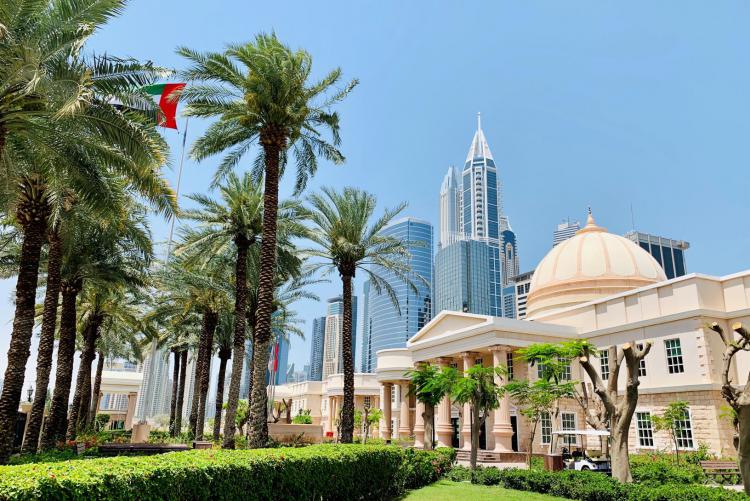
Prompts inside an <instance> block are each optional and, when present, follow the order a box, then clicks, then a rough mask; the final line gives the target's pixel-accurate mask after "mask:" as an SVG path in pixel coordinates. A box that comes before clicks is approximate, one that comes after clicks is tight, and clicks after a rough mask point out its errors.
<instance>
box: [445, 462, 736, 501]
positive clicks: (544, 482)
mask: <svg viewBox="0 0 750 501" xmlns="http://www.w3.org/2000/svg"><path fill="white" fill-rule="evenodd" d="M448 478H450V479H451V480H457V481H460V480H469V479H471V471H470V470H468V469H466V468H461V467H459V468H455V469H454V470H453V471H452V472H451V473H450V474H449V475H448ZM474 482H475V483H478V484H482V485H500V486H502V487H505V488H507V489H516V490H519V491H531V492H537V493H540V494H550V495H552V496H559V497H563V498H568V499H574V500H579V501H738V500H744V501H747V499H748V498H747V497H746V496H745V494H744V493H740V492H735V491H729V490H726V489H723V488H720V487H708V486H704V485H678V484H667V485H661V486H653V485H643V484H637V483H633V484H622V483H620V482H618V481H617V480H614V479H612V478H611V477H608V476H606V475H602V474H601V473H594V472H586V471H569V470H566V471H560V472H554V473H553V472H548V471H539V470H519V469H515V468H511V469H507V470H499V469H497V468H492V467H490V468H481V467H480V468H479V469H478V470H477V471H476V473H475V475H474Z"/></svg>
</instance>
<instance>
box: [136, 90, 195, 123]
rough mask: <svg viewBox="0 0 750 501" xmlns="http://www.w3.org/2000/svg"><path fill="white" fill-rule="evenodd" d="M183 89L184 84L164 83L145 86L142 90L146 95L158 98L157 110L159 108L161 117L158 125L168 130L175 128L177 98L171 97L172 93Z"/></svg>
mask: <svg viewBox="0 0 750 501" xmlns="http://www.w3.org/2000/svg"><path fill="white" fill-rule="evenodd" d="M183 87H185V84H184V83H164V84H155V85H147V86H145V87H144V88H143V90H145V91H146V92H147V93H149V94H151V95H152V96H159V108H161V117H160V118H159V125H161V126H162V127H166V128H168V129H176V128H177V120H176V119H175V115H176V114H177V98H178V96H173V97H170V96H172V93H173V92H175V91H177V92H179V91H180V90H182V88H183Z"/></svg>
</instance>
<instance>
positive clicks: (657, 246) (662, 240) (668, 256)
mask: <svg viewBox="0 0 750 501" xmlns="http://www.w3.org/2000/svg"><path fill="white" fill-rule="evenodd" d="M625 238H627V239H628V240H632V241H633V242H635V243H636V244H638V245H640V246H641V248H642V249H644V250H645V251H646V252H648V253H649V254H651V255H652V256H653V257H654V259H656V260H657V261H658V262H659V264H660V265H661V267H662V268H664V273H665V274H666V275H667V278H670V279H671V278H676V277H681V276H683V275H685V274H686V273H687V265H686V264H685V251H686V250H688V249H689V248H690V244H689V243H687V242H685V241H684V240H673V239H671V238H666V237H659V236H656V235H649V234H648V233H641V232H640V231H635V230H633V231H630V232H628V233H626V234H625Z"/></svg>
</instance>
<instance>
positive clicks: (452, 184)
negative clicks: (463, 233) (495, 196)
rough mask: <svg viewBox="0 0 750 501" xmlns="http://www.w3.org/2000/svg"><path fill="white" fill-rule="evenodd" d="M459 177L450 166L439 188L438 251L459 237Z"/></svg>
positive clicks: (455, 170)
mask: <svg viewBox="0 0 750 501" xmlns="http://www.w3.org/2000/svg"><path fill="white" fill-rule="evenodd" d="M460 184H461V177H460V173H459V171H458V170H457V169H456V168H455V167H453V166H452V165H451V166H450V167H448V172H447V174H445V177H444V178H443V184H442V186H441V187H440V241H439V242H438V249H442V248H444V247H447V246H448V245H449V244H450V243H452V242H454V241H455V240H456V239H457V237H458V235H459V228H460V218H461V187H460Z"/></svg>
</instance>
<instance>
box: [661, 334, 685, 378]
mask: <svg viewBox="0 0 750 501" xmlns="http://www.w3.org/2000/svg"><path fill="white" fill-rule="evenodd" d="M664 347H665V348H666V350H667V368H668V369H669V373H670V374H681V373H683V372H685V366H684V364H683V362H682V346H681V345H680V340H679V339H667V340H665V341H664Z"/></svg>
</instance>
